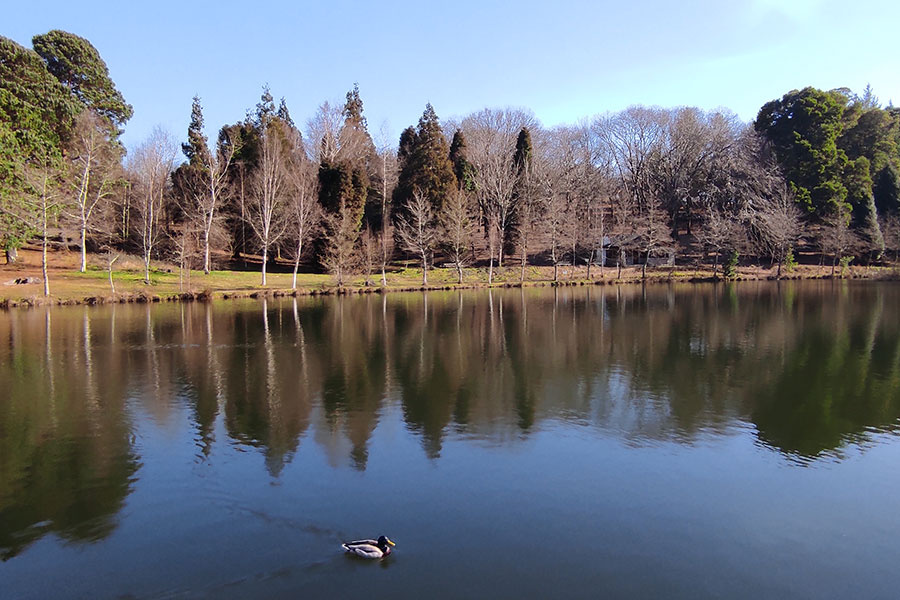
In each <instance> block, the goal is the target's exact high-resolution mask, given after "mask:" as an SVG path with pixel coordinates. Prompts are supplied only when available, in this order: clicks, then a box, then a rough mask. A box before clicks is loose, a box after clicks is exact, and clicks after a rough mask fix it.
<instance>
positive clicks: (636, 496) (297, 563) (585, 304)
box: [0, 281, 900, 599]
mask: <svg viewBox="0 0 900 600" xmlns="http://www.w3.org/2000/svg"><path fill="white" fill-rule="evenodd" d="M898 308H900V285H898V284H892V283H875V282H859V281H849V282H847V281H835V282H830V281H817V282H783V283H774V282H746V283H739V284H733V285H673V286H666V285H656V286H650V287H647V288H641V287H640V286H588V287H571V288H537V289H525V290H520V289H504V290H493V291H487V290H478V291H464V292H428V293H408V294H407V293H402V294H401V293H397V294H389V295H383V296H382V295H377V294H371V295H365V296H359V297H343V296H342V297H312V298H306V297H304V298H297V299H294V298H281V299H268V300H241V301H217V302H214V303H192V304H149V305H114V306H107V307H60V308H53V309H50V310H45V309H32V310H14V311H10V312H5V313H0V596H2V597H3V598H35V599H38V598H41V599H42V598H123V597H124V598H298V597H308V598H328V597H334V598H339V597H348V596H349V595H350V594H370V595H374V596H379V595H383V596H385V597H394V598H510V597H529V598H550V597H553V598H601V597H602V598H660V597H667V598H720V597H728V598H759V597H767V598H775V597H778V598H786V597H791V598H848V597H859V598H863V597H865V598H896V597H897V595H898V593H900V592H898V591H897V589H898V587H900V570H898V569H897V564H898V559H900V510H898V508H900V435H898V431H900V318H898V317H900V314H898V313H900V311H898ZM381 534H384V535H387V536H389V537H390V538H391V539H393V540H394V541H395V542H396V543H397V546H396V548H395V549H394V554H392V555H391V556H390V557H388V558H386V559H384V560H382V561H365V560H362V559H354V558H352V557H349V556H346V555H344V554H343V553H342V550H341V547H340V543H341V541H343V540H349V539H357V538H361V537H377V536H378V535H381Z"/></svg>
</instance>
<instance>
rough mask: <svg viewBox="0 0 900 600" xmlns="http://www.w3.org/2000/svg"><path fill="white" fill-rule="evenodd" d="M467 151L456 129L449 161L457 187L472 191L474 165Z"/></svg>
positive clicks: (460, 134)
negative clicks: (451, 164)
mask: <svg viewBox="0 0 900 600" xmlns="http://www.w3.org/2000/svg"><path fill="white" fill-rule="evenodd" d="M401 141H402V140H401ZM467 152H468V147H467V146H466V137H465V135H463V132H462V131H461V130H459V129H457V130H456V131H455V132H454V133H453V140H452V141H451V142H450V162H451V163H453V174H454V175H456V184H457V187H458V188H459V189H460V190H462V191H465V192H472V191H475V165H473V164H472V163H471V162H469V159H468V154H467Z"/></svg>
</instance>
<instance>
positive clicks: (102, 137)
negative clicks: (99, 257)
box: [69, 110, 122, 273]
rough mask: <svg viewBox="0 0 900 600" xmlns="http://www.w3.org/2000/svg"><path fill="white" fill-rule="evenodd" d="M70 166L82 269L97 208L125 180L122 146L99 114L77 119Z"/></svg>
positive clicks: (83, 114)
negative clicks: (115, 140)
mask: <svg viewBox="0 0 900 600" xmlns="http://www.w3.org/2000/svg"><path fill="white" fill-rule="evenodd" d="M69 154H70V162H69V166H70V169H71V171H72V177H71V179H70V182H71V186H72V188H73V192H74V194H73V205H72V207H71V215H70V216H71V217H72V218H73V220H74V221H75V222H76V223H77V225H78V230H79V234H80V240H81V265H80V270H81V272H82V273H84V272H85V271H86V270H87V234H88V232H89V231H91V229H92V227H93V224H94V217H95V209H97V207H98V205H99V204H100V203H101V202H104V201H106V200H108V199H109V198H110V197H111V196H112V194H113V193H114V191H115V189H116V187H117V186H118V185H119V184H120V183H121V182H122V178H121V167H120V161H121V159H122V150H121V147H120V146H119V145H118V144H116V143H115V142H113V141H112V140H110V139H109V125H108V123H106V122H105V121H104V120H103V119H101V118H100V117H99V116H98V115H97V114H96V113H94V112H93V111H90V110H85V111H83V112H82V113H81V114H79V115H78V117H77V119H76V120H75V132H74V135H73V140H72V144H71V148H70V152H69Z"/></svg>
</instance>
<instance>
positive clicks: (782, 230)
mask: <svg viewBox="0 0 900 600" xmlns="http://www.w3.org/2000/svg"><path fill="white" fill-rule="evenodd" d="M747 211H748V214H749V220H750V223H751V224H752V227H753V228H754V230H755V231H756V234H757V239H758V241H759V243H760V245H761V247H762V249H763V250H764V251H765V252H767V253H768V254H769V256H771V257H772V258H773V259H774V260H776V261H778V272H777V274H776V277H778V278H781V266H782V263H784V261H785V258H786V257H787V255H788V253H789V252H790V251H791V250H792V249H793V246H794V244H796V243H797V241H798V240H799V239H800V234H801V232H802V221H801V213H800V209H799V207H798V206H797V203H796V202H795V201H794V196H793V194H792V193H791V191H790V190H789V189H788V187H787V184H785V183H784V182H781V183H779V184H777V185H775V186H774V187H773V188H772V190H771V193H769V194H768V195H764V196H760V197H758V198H754V199H753V200H752V201H751V203H750V204H749V206H748V208H747Z"/></svg>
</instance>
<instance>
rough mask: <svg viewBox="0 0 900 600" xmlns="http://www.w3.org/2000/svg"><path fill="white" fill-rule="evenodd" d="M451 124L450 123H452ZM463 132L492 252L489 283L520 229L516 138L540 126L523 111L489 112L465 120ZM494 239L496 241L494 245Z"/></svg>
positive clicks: (481, 112) (532, 117) (485, 111)
mask: <svg viewBox="0 0 900 600" xmlns="http://www.w3.org/2000/svg"><path fill="white" fill-rule="evenodd" d="M448 123H450V122H448ZM460 128H461V129H462V130H463V132H464V133H465V136H466V139H467V140H468V144H469V160H470V162H471V163H472V164H473V165H474V167H475V173H474V180H475V181H474V182H475V189H476V197H477V199H478V204H479V209H480V210H481V214H482V217H483V224H484V225H485V227H486V228H487V229H488V230H489V229H490V228H494V229H496V232H495V233H496V235H495V236H492V235H491V233H490V231H488V230H486V231H485V233H486V234H487V238H488V242H489V247H490V251H491V262H490V267H489V273H488V279H489V280H491V279H493V255H494V249H496V250H497V251H498V252H497V258H498V260H497V263H498V266H500V267H502V266H503V255H504V251H505V248H506V246H507V245H508V244H509V243H510V242H511V241H512V240H511V237H512V236H513V235H514V233H515V232H514V228H515V225H516V204H517V202H516V200H517V198H516V194H515V187H516V180H517V177H518V174H517V172H516V169H515V165H513V155H514V150H515V144H516V136H517V135H518V134H519V132H520V131H521V130H522V128H527V129H529V130H530V131H532V132H535V131H536V130H537V129H538V128H539V126H538V123H537V120H536V119H535V118H534V115H532V114H531V113H528V112H524V111H521V110H513V109H506V110H489V109H485V110H482V111H480V112H478V113H475V114H473V115H470V116H468V117H466V118H465V119H463V121H462V123H461V124H460ZM492 237H496V238H497V239H496V240H494V243H491V239H492Z"/></svg>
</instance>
